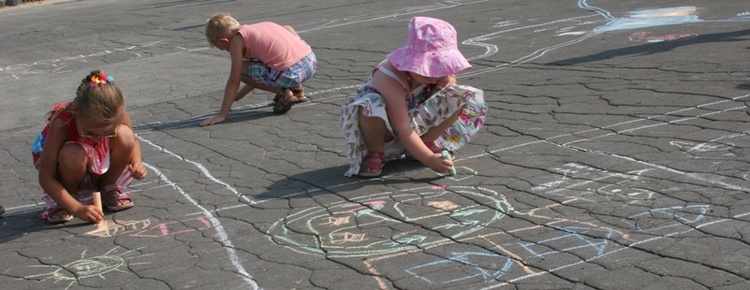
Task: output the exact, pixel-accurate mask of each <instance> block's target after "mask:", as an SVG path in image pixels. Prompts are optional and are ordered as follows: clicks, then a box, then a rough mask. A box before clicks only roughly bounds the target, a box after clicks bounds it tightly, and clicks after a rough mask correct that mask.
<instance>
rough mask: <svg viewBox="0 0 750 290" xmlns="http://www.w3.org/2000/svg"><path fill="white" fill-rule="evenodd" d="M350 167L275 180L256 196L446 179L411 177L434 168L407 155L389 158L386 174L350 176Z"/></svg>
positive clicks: (297, 195) (307, 194) (293, 195)
mask: <svg viewBox="0 0 750 290" xmlns="http://www.w3.org/2000/svg"><path fill="white" fill-rule="evenodd" d="M348 168H349V165H341V166H336V167H329V168H322V169H316V170H313V171H307V172H303V173H299V174H295V175H292V176H288V177H287V178H283V179H281V180H279V181H276V182H274V183H273V184H272V185H271V186H270V187H268V190H267V191H266V192H264V193H262V194H260V195H257V196H256V197H255V198H257V199H259V200H266V199H290V198H307V197H310V196H312V195H318V194H337V193H340V192H350V191H356V190H359V189H362V188H363V187H367V186H372V185H387V186H397V185H398V184H425V183H432V182H434V181H436V180H440V179H442V178H443V177H441V176H438V175H435V176H431V177H417V178H414V177H413V176H407V175H410V173H413V172H417V171H420V170H428V171H430V169H429V168H426V167H425V166H424V165H423V164H422V163H421V162H419V161H416V160H410V159H406V158H403V159H396V160H391V161H388V162H387V165H386V166H385V167H383V174H381V175H380V176H379V177H375V178H364V177H358V176H352V177H346V176H344V172H345V171H346V170H347V169H348Z"/></svg>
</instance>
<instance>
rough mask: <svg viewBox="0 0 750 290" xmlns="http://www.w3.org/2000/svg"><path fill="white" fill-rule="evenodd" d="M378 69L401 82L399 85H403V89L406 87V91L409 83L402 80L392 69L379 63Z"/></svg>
mask: <svg viewBox="0 0 750 290" xmlns="http://www.w3.org/2000/svg"><path fill="white" fill-rule="evenodd" d="M378 70H380V71H381V72H383V73H384V74H385V75H387V76H389V77H391V78H393V79H394V80H396V81H398V82H399V83H401V86H403V87H404V89H406V90H407V91H408V90H409V85H407V84H406V83H405V82H404V80H402V79H401V78H400V77H398V76H397V75H396V74H395V73H394V72H393V71H391V70H389V69H388V68H387V67H385V66H383V65H379V67H378Z"/></svg>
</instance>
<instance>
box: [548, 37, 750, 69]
mask: <svg viewBox="0 0 750 290" xmlns="http://www.w3.org/2000/svg"><path fill="white" fill-rule="evenodd" d="M748 35H750V29H745V30H740V31H734V32H725V33H713V34H704V35H698V36H696V37H693V38H689V39H683V40H675V41H664V42H654V43H647V44H643V45H638V46H630V47H624V48H618V49H612V50H607V51H602V52H600V53H597V54H592V55H587V56H582V57H576V58H569V59H565V60H558V61H554V62H550V63H547V65H563V66H564V65H575V64H580V63H587V62H595V61H601V60H606V59H611V58H615V57H620V56H626V55H650V54H657V53H663V52H669V51H672V50H674V49H676V48H678V47H682V46H687V45H694V44H703V43H712V42H735V41H748V39H743V38H742V37H743V36H748Z"/></svg>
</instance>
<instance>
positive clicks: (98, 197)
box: [91, 191, 102, 211]
mask: <svg viewBox="0 0 750 290" xmlns="http://www.w3.org/2000/svg"><path fill="white" fill-rule="evenodd" d="M91 199H93V200H94V206H95V207H96V208H98V209H99V211H102V193H101V192H98V191H96V192H94V193H92V194H91Z"/></svg>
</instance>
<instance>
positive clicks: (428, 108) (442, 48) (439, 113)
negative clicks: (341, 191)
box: [339, 17, 487, 177]
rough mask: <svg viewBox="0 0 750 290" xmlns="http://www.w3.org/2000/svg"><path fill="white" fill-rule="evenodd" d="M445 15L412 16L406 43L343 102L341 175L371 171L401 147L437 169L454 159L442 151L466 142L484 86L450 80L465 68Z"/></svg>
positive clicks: (480, 113) (480, 111) (482, 112)
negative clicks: (346, 162) (344, 158)
mask: <svg viewBox="0 0 750 290" xmlns="http://www.w3.org/2000/svg"><path fill="white" fill-rule="evenodd" d="M456 39H457V37H456V30H455V29H454V28H453V26H452V25H450V24H449V23H448V22H445V21H443V20H440V19H436V18H431V17H414V18H412V19H411V21H410V22H409V37H408V39H407V42H406V44H404V45H403V46H401V47H399V48H398V49H396V50H394V51H393V52H391V53H390V54H389V55H388V56H387V57H386V59H385V60H383V61H382V62H380V63H379V64H377V65H376V66H375V69H374V70H373V72H372V75H371V76H370V78H369V79H368V80H367V81H366V82H365V83H364V84H362V85H361V86H360V87H359V89H358V90H357V93H356V95H355V96H354V97H353V98H352V99H351V100H349V101H348V102H346V103H345V104H344V105H343V106H342V108H341V118H340V119H339V121H340V123H341V128H342V133H343V134H344V138H345V139H346V143H347V146H348V152H347V157H348V159H349V162H350V165H349V169H348V170H347V171H346V173H345V175H346V176H352V175H359V176H362V177H376V176H380V174H381V173H382V168H383V166H384V165H385V161H386V160H390V159H394V158H400V157H402V156H403V155H404V153H409V154H410V155H411V156H413V157H414V158H416V159H417V160H419V161H420V162H422V163H423V164H424V165H426V166H428V167H430V168H431V169H432V170H434V171H437V172H447V171H449V170H450V169H451V167H452V166H453V161H452V160H450V159H444V158H443V157H442V156H441V154H440V153H441V152H442V151H443V150H448V151H451V152H452V151H455V150H457V149H459V148H461V147H462V146H463V145H465V144H466V143H468V142H469V139H471V137H472V136H474V134H476V132H477V131H479V128H480V127H481V126H482V124H484V119H485V116H486V115H487V104H485V102H484V97H483V95H484V92H483V91H482V90H479V89H476V88H472V87H469V86H462V85H457V84H456V76H455V74H456V73H459V72H461V71H464V70H467V69H470V68H471V65H470V64H469V62H468V61H467V60H466V58H464V56H463V55H462V54H461V52H460V51H459V50H458V45H457V40H456Z"/></svg>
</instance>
